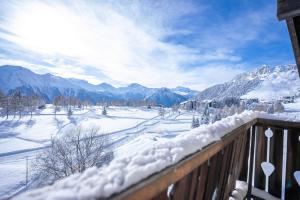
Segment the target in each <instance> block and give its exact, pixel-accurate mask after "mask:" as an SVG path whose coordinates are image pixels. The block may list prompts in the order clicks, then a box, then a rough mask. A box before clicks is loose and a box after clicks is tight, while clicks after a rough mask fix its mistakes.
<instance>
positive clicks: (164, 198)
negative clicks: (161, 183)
mask: <svg viewBox="0 0 300 200" xmlns="http://www.w3.org/2000/svg"><path fill="white" fill-rule="evenodd" d="M151 200H169V197H168V193H167V190H165V191H163V192H161V193H160V194H159V195H157V196H156V197H154V198H152V199H151Z"/></svg>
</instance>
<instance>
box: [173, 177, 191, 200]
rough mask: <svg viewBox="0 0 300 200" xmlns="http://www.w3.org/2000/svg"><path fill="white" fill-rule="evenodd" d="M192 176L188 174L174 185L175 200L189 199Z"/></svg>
mask: <svg viewBox="0 0 300 200" xmlns="http://www.w3.org/2000/svg"><path fill="white" fill-rule="evenodd" d="M191 180H192V174H188V175H187V176H185V177H184V178H183V179H181V180H179V181H178V182H177V183H175V185H174V200H182V199H188V197H189V189H190V182H191Z"/></svg>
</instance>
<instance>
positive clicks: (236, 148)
mask: <svg viewBox="0 0 300 200" xmlns="http://www.w3.org/2000/svg"><path fill="white" fill-rule="evenodd" d="M240 141H241V137H238V138H237V139H236V140H235V141H234V146H233V152H232V159H231V162H230V166H229V176H228V182H227V185H226V189H225V193H224V199H228V198H229V196H230V194H231V192H232V188H233V187H234V184H235V181H236V180H235V168H236V164H237V161H238V153H239V151H240V149H239V146H240Z"/></svg>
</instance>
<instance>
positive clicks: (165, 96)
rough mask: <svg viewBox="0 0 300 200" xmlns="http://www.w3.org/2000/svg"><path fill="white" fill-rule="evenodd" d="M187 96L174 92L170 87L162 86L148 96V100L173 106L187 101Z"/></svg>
mask: <svg viewBox="0 0 300 200" xmlns="http://www.w3.org/2000/svg"><path fill="white" fill-rule="evenodd" d="M186 99H187V98H186V97H184V96H182V95H179V94H177V93H174V92H172V91H171V90H170V89H168V88H161V89H159V90H157V91H155V92H154V93H153V94H152V95H151V96H149V97H147V98H146V100H147V101H149V102H156V103H157V104H161V105H165V106H172V105H174V104H179V103H180V102H182V101H185V100H186Z"/></svg>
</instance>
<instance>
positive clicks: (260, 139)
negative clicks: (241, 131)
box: [254, 126, 267, 190]
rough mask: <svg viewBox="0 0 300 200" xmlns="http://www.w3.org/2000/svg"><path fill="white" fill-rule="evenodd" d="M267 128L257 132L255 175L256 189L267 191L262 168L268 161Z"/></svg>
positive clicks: (261, 128) (258, 128)
mask: <svg viewBox="0 0 300 200" xmlns="http://www.w3.org/2000/svg"><path fill="white" fill-rule="evenodd" d="M266 129H267V128H266V127H261V126H258V127H257V129H256V130H257V132H256V152H255V175H254V187H256V188H259V189H262V190H264V189H265V180H266V179H265V175H264V173H263V170H262V168H261V163H262V162H264V161H266V155H267V139H266V137H265V131H266Z"/></svg>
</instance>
